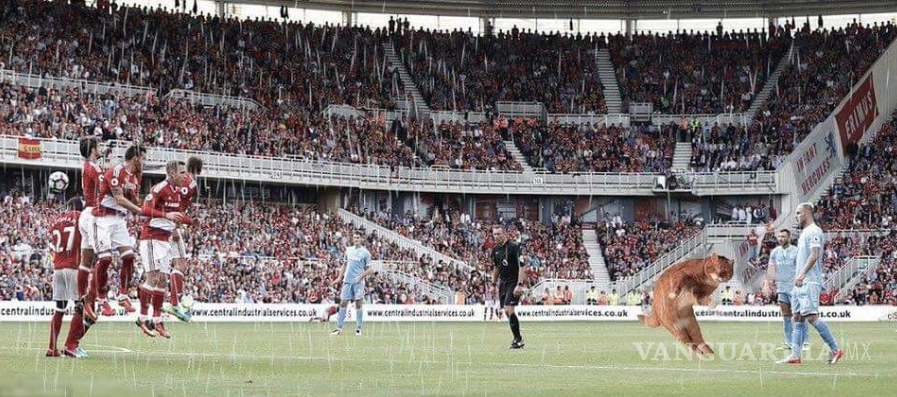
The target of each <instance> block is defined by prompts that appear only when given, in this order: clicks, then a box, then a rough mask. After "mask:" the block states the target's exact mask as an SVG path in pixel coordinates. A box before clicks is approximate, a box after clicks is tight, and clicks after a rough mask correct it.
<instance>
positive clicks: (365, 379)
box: [0, 322, 897, 397]
mask: <svg viewBox="0 0 897 397" xmlns="http://www.w3.org/2000/svg"><path fill="white" fill-rule="evenodd" d="M829 324H830V325H831V327H832V330H833V332H834V333H835V335H836V336H837V337H838V338H839V340H843V341H844V342H846V343H848V344H850V345H851V348H853V346H854V345H856V347H857V348H858V351H856V352H853V353H852V354H853V355H854V358H853V359H848V360H845V361H843V362H842V363H840V364H839V365H837V366H828V365H825V364H823V363H822V362H819V361H813V362H808V363H805V364H804V365H803V366H802V367H797V368H795V367H782V366H777V365H775V364H774V363H772V362H770V361H723V360H721V359H719V357H718V358H717V359H716V360H714V361H700V360H698V359H694V360H692V361H687V360H680V361H651V360H650V358H652V357H655V355H657V356H658V358H660V357H662V354H658V353H657V348H656V345H654V347H652V349H651V350H649V353H650V354H649V360H648V361H644V360H642V359H641V357H640V354H639V350H638V348H637V347H636V346H635V345H634V343H635V342H641V343H644V345H643V346H645V348H647V346H648V345H647V344H649V343H651V342H654V343H666V346H667V348H668V349H669V353H670V356H671V358H675V348H676V347H675V346H676V345H675V344H674V343H673V341H672V338H671V337H670V336H669V335H668V334H667V333H666V332H665V331H663V330H660V329H648V328H646V327H644V326H642V325H640V324H637V323H523V327H522V328H523V333H524V336H525V337H526V343H527V346H526V349H525V350H523V351H510V350H508V349H507V346H508V344H509V342H510V337H509V331H508V327H507V325H506V324H504V323H476V324H461V323H454V324H447V323H370V324H366V328H365V334H364V336H362V337H356V336H355V335H354V333H353V332H347V333H345V334H343V335H341V336H337V337H331V336H329V331H330V329H331V325H324V324H308V323H293V324H290V323H285V324H284V323H281V324H271V323H249V324H245V323H244V324H234V323H212V324H198V323H196V324H187V325H180V324H171V325H170V326H169V330H170V331H171V332H172V333H173V334H174V338H173V339H171V340H162V339H159V338H156V339H149V338H146V337H144V336H142V335H140V334H139V333H138V330H137V329H136V327H134V326H133V325H132V324H124V323H120V324H112V323H106V324H100V325H98V326H97V327H95V328H94V329H93V330H91V333H90V334H89V335H88V337H87V338H86V340H85V342H84V345H85V346H84V347H85V348H86V349H87V350H89V351H90V352H91V357H90V358H89V359H87V360H80V361H78V360H73V359H51V358H45V357H43V354H44V350H45V348H46V343H47V327H48V324H46V323H2V324H0V396H8V395H54V396H132V395H148V396H165V397H177V396H196V395H214V396H217V397H229V396H234V397H238V396H257V395H261V396H357V397H373V396H417V395H432V396H437V395H440V396H441V395H445V396H449V395H450V396H547V395H559V396H565V397H569V396H596V395H607V396H622V395H633V396H651V397H655V396H666V395H677V396H694V395H708V396H740V395H744V396H749V395H750V396H756V395H764V396H775V395H783V396H804V395H807V396H823V395H840V396H847V397H855V396H864V397H865V396H885V395H889V396H893V395H895V394H894V393H895V389H894V388H895V385H897V334H895V333H894V326H893V325H892V324H887V323H829ZM353 328H354V324H351V325H349V326H347V330H350V331H352V330H353ZM63 329H64V330H67V324H66V325H64V327H63ZM704 335H705V336H706V337H707V339H708V340H709V341H711V342H717V343H718V342H726V343H739V345H738V352H739V353H741V351H742V350H741V349H742V348H743V347H742V346H743V344H744V343H749V344H752V345H755V344H757V343H761V342H767V343H779V342H780V341H781V323H778V322H769V323H705V324H704ZM62 340H63V337H60V341H62ZM810 340H811V342H812V344H813V353H812V354H813V356H819V353H820V352H822V351H823V350H827V349H826V348H825V347H824V346H823V344H822V341H821V340H820V338H819V337H818V335H817V334H816V333H815V330H811V337H810ZM862 344H868V345H867V346H868V351H864V348H863V345H862ZM778 354H782V353H781V352H778ZM727 355H728V356H733V355H735V350H734V349H732V350H730V352H729V353H728V354H727ZM754 355H756V356H758V358H759V355H760V351H759V348H755V349H754ZM680 357H681V356H680ZM745 358H747V357H745Z"/></svg>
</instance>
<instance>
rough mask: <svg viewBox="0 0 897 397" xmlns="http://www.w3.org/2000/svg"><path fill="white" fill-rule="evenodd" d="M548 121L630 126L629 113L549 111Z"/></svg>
mask: <svg viewBox="0 0 897 397" xmlns="http://www.w3.org/2000/svg"><path fill="white" fill-rule="evenodd" d="M547 122H548V123H554V122H558V123H561V124H582V123H589V124H595V123H598V124H600V125H604V126H609V125H611V124H613V125H619V126H623V127H629V115H628V114H573V113H569V114H568V113H549V114H548V120H547Z"/></svg>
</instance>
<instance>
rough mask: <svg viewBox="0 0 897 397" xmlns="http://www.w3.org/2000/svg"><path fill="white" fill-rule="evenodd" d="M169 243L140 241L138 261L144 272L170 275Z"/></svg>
mask: <svg viewBox="0 0 897 397" xmlns="http://www.w3.org/2000/svg"><path fill="white" fill-rule="evenodd" d="M171 245H172V244H171V243H170V242H168V241H159V240H140V260H141V261H142V262H143V271H144V272H162V273H163V274H171V256H169V254H170V253H171Z"/></svg>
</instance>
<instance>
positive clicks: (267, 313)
mask: <svg viewBox="0 0 897 397" xmlns="http://www.w3.org/2000/svg"><path fill="white" fill-rule="evenodd" d="M113 307H114V305H113ZM329 307H330V305H321V304H255V305H252V304H231V303H208V304H203V303H197V304H196V305H195V306H194V308H193V311H194V317H193V321H194V322H256V321H258V322H307V321H312V320H315V319H317V318H320V317H321V316H322V315H323V314H325V313H326V312H327V309H328V308H329ZM54 308H55V304H54V303H53V302H16V301H3V302H0V322H7V321H41V322H43V321H49V320H50V318H51V317H52V315H53V310H54ZM115 309H116V311H117V315H116V316H112V317H102V318H101V319H100V321H101V322H107V321H108V322H123V321H134V315H125V313H124V312H123V310H121V309H120V308H118V307H115ZM354 310H355V309H349V319H353V318H354ZM821 311H822V312H821V313H820V316H821V317H822V318H825V319H826V320H829V321H864V322H869V321H897V307H894V306H823V307H822V308H821ZM364 313H365V321H378V322H383V321H420V322H434V321H439V322H460V321H479V322H483V321H503V318H502V317H500V316H498V315H497V313H498V310H497V309H496V308H492V307H486V306H483V305H365V306H364ZM641 313H642V308H641V307H640V306H585V305H570V306H519V307H517V315H518V316H519V317H520V320H521V321H637V320H638V317H637V316H638V315H639V314H641ZM69 314H71V313H69ZM695 315H696V316H697V318H698V319H699V320H700V321H780V320H781V318H782V314H781V312H780V311H779V308H778V307H777V306H717V307H715V308H713V309H710V308H707V307H695ZM330 320H331V321H335V320H336V316H332V317H331V318H330ZM167 321H177V320H174V319H168V320H167Z"/></svg>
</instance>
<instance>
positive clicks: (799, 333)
mask: <svg viewBox="0 0 897 397" xmlns="http://www.w3.org/2000/svg"><path fill="white" fill-rule="evenodd" d="M813 211H814V208H813V204H810V203H803V204H800V205H798V206H797V222H798V224H800V227H801V228H802V229H803V230H801V232H800V238H798V239H797V261H796V263H797V266H796V267H795V270H796V271H797V275H796V276H795V277H794V297H793V299H792V306H791V310H792V311H793V312H794V331H793V333H792V334H791V342H792V346H794V347H797V346H803V344H804V342H805V341H806V340H807V336H808V335H809V330H808V329H807V322H810V324H813V327H814V328H816V331H817V332H819V336H821V337H822V340H824V341H825V343H826V344H828V346H829V349H831V353H830V356H829V360H828V363H829V364H835V363H837V362H838V360H840V359H841V357H842V356H843V355H844V352H843V351H841V349H839V348H838V342H836V341H835V337H834V336H833V335H832V330H831V329H829V327H828V325H827V324H826V323H825V322H824V321H822V319H821V318H819V294H820V293H822V252H823V247H824V246H825V235H824V234H823V233H822V229H821V228H820V227H819V226H818V225H816V221H815V220H814V219H813ZM801 350H802V349H797V348H794V349H791V357H788V358H786V359H784V360H782V361H780V363H785V364H795V365H799V364H801V358H800V355H801Z"/></svg>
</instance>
